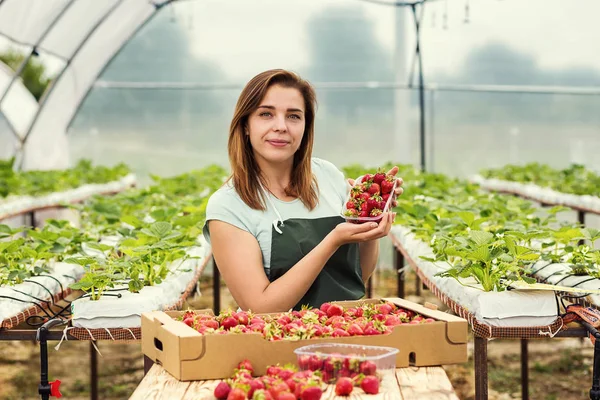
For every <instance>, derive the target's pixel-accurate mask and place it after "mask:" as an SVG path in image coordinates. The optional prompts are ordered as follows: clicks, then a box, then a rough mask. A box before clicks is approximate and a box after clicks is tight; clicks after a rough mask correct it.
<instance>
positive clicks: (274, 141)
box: [267, 140, 288, 147]
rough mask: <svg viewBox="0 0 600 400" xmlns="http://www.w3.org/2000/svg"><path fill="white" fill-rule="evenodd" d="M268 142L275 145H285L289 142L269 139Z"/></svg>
mask: <svg viewBox="0 0 600 400" xmlns="http://www.w3.org/2000/svg"><path fill="white" fill-rule="evenodd" d="M267 143H269V144H270V145H271V146H275V147H284V146H286V145H287V144H288V142H286V141H285V140H267Z"/></svg>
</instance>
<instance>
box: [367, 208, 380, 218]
mask: <svg viewBox="0 0 600 400" xmlns="http://www.w3.org/2000/svg"><path fill="white" fill-rule="evenodd" d="M381 214H382V211H381V210H380V209H379V208H374V209H372V210H371V212H370V213H369V215H370V216H371V217H378V216H380V215H381Z"/></svg>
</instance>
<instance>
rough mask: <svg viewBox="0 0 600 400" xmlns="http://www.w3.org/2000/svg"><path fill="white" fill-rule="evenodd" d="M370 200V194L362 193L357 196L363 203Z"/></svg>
mask: <svg viewBox="0 0 600 400" xmlns="http://www.w3.org/2000/svg"><path fill="white" fill-rule="evenodd" d="M370 198H371V193H369V192H362V193H361V194H360V195H359V196H358V199H359V200H362V201H363V202H365V201H367V200H369V199H370Z"/></svg>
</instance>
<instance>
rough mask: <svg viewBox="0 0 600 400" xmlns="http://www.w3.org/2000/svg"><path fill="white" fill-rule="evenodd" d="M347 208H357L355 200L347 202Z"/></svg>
mask: <svg viewBox="0 0 600 400" xmlns="http://www.w3.org/2000/svg"><path fill="white" fill-rule="evenodd" d="M346 208H347V209H348V210H352V209H355V208H356V204H355V203H354V202H353V201H349V202H347V203H346Z"/></svg>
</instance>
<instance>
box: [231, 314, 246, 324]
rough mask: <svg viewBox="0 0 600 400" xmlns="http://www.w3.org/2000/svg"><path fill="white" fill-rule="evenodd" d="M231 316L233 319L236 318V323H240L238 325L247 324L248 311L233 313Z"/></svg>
mask: <svg viewBox="0 0 600 400" xmlns="http://www.w3.org/2000/svg"><path fill="white" fill-rule="evenodd" d="M233 317H234V318H235V319H237V321H238V324H240V325H248V322H249V318H248V313H247V312H245V311H240V312H237V313H234V314H233Z"/></svg>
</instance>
